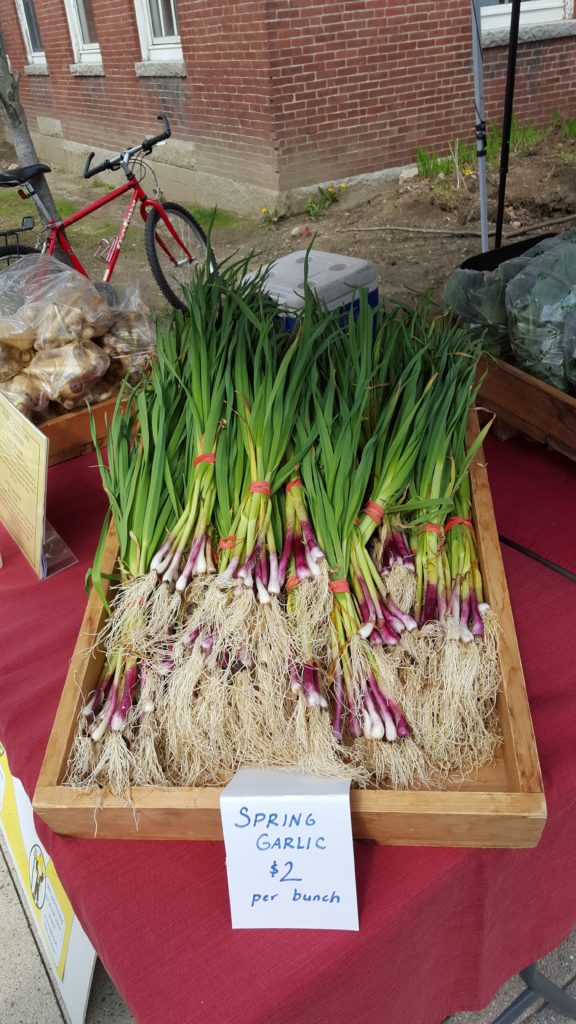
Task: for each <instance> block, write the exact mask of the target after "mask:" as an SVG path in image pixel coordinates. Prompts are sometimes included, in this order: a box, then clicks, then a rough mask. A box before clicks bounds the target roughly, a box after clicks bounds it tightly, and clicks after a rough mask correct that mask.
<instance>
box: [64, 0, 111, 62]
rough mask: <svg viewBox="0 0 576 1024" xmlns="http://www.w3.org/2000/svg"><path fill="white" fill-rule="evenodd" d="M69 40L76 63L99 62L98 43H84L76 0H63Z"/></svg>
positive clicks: (100, 60)
mask: <svg viewBox="0 0 576 1024" xmlns="http://www.w3.org/2000/svg"><path fill="white" fill-rule="evenodd" d="M64 7H65V9H66V18H67V20H68V29H69V31H70V41H71V43H72V49H73V51H74V60H75V61H76V64H101V63H102V54H101V52H100V44H99V43H85V42H84V40H83V38H82V25H81V22H80V15H79V14H78V0H64Z"/></svg>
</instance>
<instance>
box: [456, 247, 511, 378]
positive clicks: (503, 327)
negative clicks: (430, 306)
mask: <svg viewBox="0 0 576 1024" xmlns="http://www.w3.org/2000/svg"><path fill="white" fill-rule="evenodd" d="M442 298H443V299H444V302H445V303H446V305H447V306H448V307H449V308H450V309H451V310H452V311H453V312H454V313H456V315H457V316H458V317H460V319H461V320H463V321H464V322H465V323H466V325H467V327H469V328H470V330H471V332H472V333H473V334H475V335H482V348H483V349H484V351H485V352H490V353H491V355H494V356H499V357H500V358H501V359H505V358H506V356H507V355H509V354H510V340H509V338H508V316H507V313H506V285H505V283H504V281H502V280H501V278H500V276H499V274H498V273H497V272H496V271H487V270H468V269H465V268H464V267H460V268H458V269H457V270H455V271H453V273H452V274H451V275H450V277H449V278H448V280H447V282H446V285H445V287H444V291H443V293H442Z"/></svg>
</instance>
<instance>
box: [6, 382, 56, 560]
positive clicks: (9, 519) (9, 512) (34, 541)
mask: <svg viewBox="0 0 576 1024" xmlns="http://www.w3.org/2000/svg"><path fill="white" fill-rule="evenodd" d="M48 444H49V442H48V438H47V437H45V435H44V434H43V433H42V432H41V431H40V430H38V428H37V427H35V426H34V424H33V423H31V422H30V420H27V419H26V417H25V416H23V415H22V413H21V412H18V410H17V409H15V408H14V406H13V405H11V403H10V402H9V401H8V399H6V398H4V396H3V395H0V520H1V521H2V522H3V523H4V525H5V526H6V528H7V530H8V531H9V533H11V534H12V537H13V538H14V540H15V541H16V543H17V544H18V546H19V548H20V550H21V551H22V553H23V554H24V555H25V556H26V558H27V559H28V561H29V562H30V565H31V566H32V568H33V569H34V571H35V572H36V573H37V575H38V576H39V578H40V579H42V578H43V577H44V576H45V567H44V566H43V557H42V555H43V544H44V517H45V513H46V481H47V476H48Z"/></svg>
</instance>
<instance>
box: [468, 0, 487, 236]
mask: <svg viewBox="0 0 576 1024" xmlns="http://www.w3.org/2000/svg"><path fill="white" fill-rule="evenodd" d="M480 19H481V10H480V0H472V64H473V68H474V109H475V111H476V156H477V158H478V186H479V189H480V236H481V240H482V252H487V251H488V196H487V194H486V120H485V117H484V66H483V57H482V28H481V20H480Z"/></svg>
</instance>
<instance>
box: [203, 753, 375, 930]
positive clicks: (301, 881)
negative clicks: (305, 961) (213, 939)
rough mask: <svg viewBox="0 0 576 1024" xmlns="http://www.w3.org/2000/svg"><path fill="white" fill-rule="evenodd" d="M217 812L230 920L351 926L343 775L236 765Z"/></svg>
mask: <svg viewBox="0 0 576 1024" xmlns="http://www.w3.org/2000/svg"><path fill="white" fill-rule="evenodd" d="M220 813H221V816H222V828H223V832H224V841H225V844H226V870H227V873H228V889H229V894H230V909H231V912H232V927H233V928H317V929H338V930H345V931H357V930H358V903H357V898H356V877H355V873H354V848H353V843H352V824H351V818H350V783H349V782H347V781H346V780H344V779H325V778H318V777H316V776H311V775H302V774H301V773H299V772H295V771H294V772H289V771H286V772H285V771H279V770H274V769H260V768H242V769H240V771H239V772H237V774H236V775H235V776H234V778H233V779H232V781H231V782H230V783H229V784H228V785H227V786H226V788H225V789H224V790H223V791H222V795H221V797H220Z"/></svg>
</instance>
